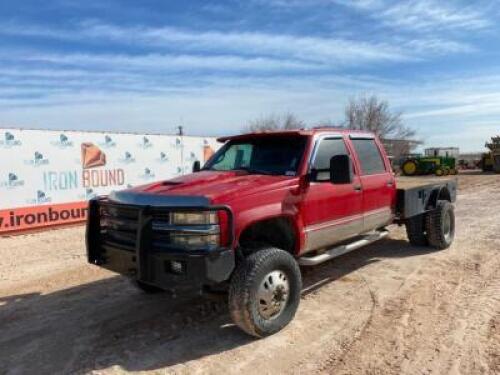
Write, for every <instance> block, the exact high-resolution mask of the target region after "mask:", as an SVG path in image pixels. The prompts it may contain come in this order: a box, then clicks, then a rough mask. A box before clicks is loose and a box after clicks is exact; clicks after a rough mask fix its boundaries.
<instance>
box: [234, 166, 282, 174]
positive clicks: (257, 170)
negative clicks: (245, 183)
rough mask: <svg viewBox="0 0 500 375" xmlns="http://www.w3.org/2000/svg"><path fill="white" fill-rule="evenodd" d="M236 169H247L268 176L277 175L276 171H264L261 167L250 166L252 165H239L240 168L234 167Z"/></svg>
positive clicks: (252, 172) (251, 172) (249, 171)
mask: <svg viewBox="0 0 500 375" xmlns="http://www.w3.org/2000/svg"><path fill="white" fill-rule="evenodd" d="M234 169H235V170H240V171H246V172H248V173H250V174H263V175H267V176H272V175H276V173H273V172H269V171H263V170H261V169H255V168H250V167H238V168H234Z"/></svg>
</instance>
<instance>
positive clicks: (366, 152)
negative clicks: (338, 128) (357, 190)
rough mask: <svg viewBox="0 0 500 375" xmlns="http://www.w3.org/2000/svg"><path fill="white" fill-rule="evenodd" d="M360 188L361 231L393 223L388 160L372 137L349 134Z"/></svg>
mask: <svg viewBox="0 0 500 375" xmlns="http://www.w3.org/2000/svg"><path fill="white" fill-rule="evenodd" d="M350 140H351V143H352V146H353V148H354V150H355V153H356V155H357V161H358V167H359V169H360V180H361V186H362V189H363V217H364V220H363V230H364V232H368V231H371V230H374V229H378V228H382V227H384V226H386V225H388V224H389V223H391V222H392V218H393V202H394V199H395V194H396V189H395V185H394V176H393V174H392V171H391V168H390V163H389V162H388V160H387V159H386V158H385V157H384V155H385V152H383V149H382V148H381V145H380V144H379V143H378V142H377V141H376V139H375V137H373V136H358V135H351V136H350Z"/></svg>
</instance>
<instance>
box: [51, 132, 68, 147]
mask: <svg viewBox="0 0 500 375" xmlns="http://www.w3.org/2000/svg"><path fill="white" fill-rule="evenodd" d="M51 144H52V145H53V146H56V147H59V148H68V147H73V142H72V141H70V140H69V138H68V136H67V135H66V134H64V133H61V134H60V135H59V139H58V140H57V141H52V142H51Z"/></svg>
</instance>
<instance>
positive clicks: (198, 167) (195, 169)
mask: <svg viewBox="0 0 500 375" xmlns="http://www.w3.org/2000/svg"><path fill="white" fill-rule="evenodd" d="M199 171H201V163H200V161H199V160H196V161H195V162H194V163H193V173H196V172H199Z"/></svg>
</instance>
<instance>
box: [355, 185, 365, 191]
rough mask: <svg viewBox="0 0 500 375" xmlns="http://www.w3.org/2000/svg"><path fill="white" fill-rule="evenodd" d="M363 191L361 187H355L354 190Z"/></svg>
mask: <svg viewBox="0 0 500 375" xmlns="http://www.w3.org/2000/svg"><path fill="white" fill-rule="evenodd" d="M362 189H363V188H362V187H361V185H354V190H356V191H361V190H362Z"/></svg>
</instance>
